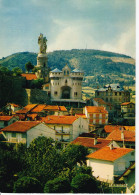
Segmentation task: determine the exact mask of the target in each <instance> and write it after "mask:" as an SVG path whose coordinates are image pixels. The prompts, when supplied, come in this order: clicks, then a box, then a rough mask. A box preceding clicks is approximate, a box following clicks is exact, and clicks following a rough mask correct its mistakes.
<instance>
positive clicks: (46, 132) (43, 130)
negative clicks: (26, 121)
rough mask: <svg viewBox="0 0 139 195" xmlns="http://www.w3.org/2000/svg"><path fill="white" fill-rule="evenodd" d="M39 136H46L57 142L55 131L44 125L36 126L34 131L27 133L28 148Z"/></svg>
mask: <svg viewBox="0 0 139 195" xmlns="http://www.w3.org/2000/svg"><path fill="white" fill-rule="evenodd" d="M39 136H45V137H47V138H52V139H54V140H55V131H54V130H53V129H51V128H49V127H48V126H46V125H45V124H43V123H41V124H38V125H36V126H35V127H33V128H32V129H30V130H29V131H27V147H28V146H29V144H30V143H31V142H32V141H33V139H35V138H37V137H39Z"/></svg>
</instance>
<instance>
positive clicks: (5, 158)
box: [0, 143, 23, 193]
mask: <svg viewBox="0 0 139 195" xmlns="http://www.w3.org/2000/svg"><path fill="white" fill-rule="evenodd" d="M22 162H23V161H22V160H21V159H20V158H19V156H18V155H17V153H16V150H14V148H13V145H12V144H5V143H0V191H1V192H7V193H8V192H12V191H13V183H14V180H15V175H16V174H17V173H18V172H19V171H22Z"/></svg>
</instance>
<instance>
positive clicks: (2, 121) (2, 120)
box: [0, 116, 18, 129]
mask: <svg viewBox="0 0 139 195" xmlns="http://www.w3.org/2000/svg"><path fill="white" fill-rule="evenodd" d="M15 121H18V117H15V116H0V129H2V128H4V127H6V126H8V125H10V124H12V123H14V122H15Z"/></svg>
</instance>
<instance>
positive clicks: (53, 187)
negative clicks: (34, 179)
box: [44, 177, 70, 193]
mask: <svg viewBox="0 0 139 195" xmlns="http://www.w3.org/2000/svg"><path fill="white" fill-rule="evenodd" d="M69 192H70V182H69V179H68V178H63V177H58V178H55V179H54V180H49V181H48V182H47V183H46V184H45V187H44V193H69Z"/></svg>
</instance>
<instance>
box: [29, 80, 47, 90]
mask: <svg viewBox="0 0 139 195" xmlns="http://www.w3.org/2000/svg"><path fill="white" fill-rule="evenodd" d="M43 84H44V79H42V78H41V79H36V80H32V83H31V88H37V89H41V88H42V85H43Z"/></svg>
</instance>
